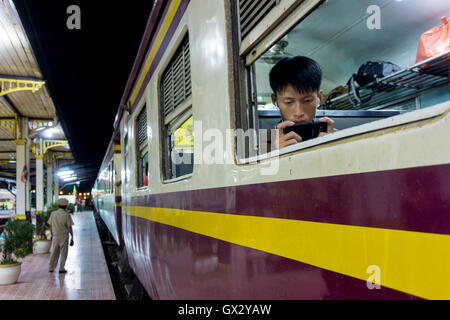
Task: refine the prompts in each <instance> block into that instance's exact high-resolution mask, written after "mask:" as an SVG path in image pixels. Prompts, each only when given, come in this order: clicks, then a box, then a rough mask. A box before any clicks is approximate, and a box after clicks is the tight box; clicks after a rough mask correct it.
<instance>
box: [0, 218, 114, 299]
mask: <svg viewBox="0 0 450 320" xmlns="http://www.w3.org/2000/svg"><path fill="white" fill-rule="evenodd" d="M72 219H73V222H74V223H75V225H74V226H73V227H72V228H73V235H74V245H73V246H72V247H69V254H68V256H67V262H66V266H65V269H66V270H67V273H66V274H60V273H59V272H58V271H59V264H58V266H57V268H56V269H55V271H54V272H53V273H49V272H48V263H49V260H50V253H48V254H31V255H29V256H27V257H26V258H25V259H23V263H22V271H21V273H20V277H19V280H18V282H17V283H15V284H13V285H9V286H0V300H116V296H115V293H114V289H113V285H112V282H111V278H110V275H109V270H108V266H107V264H106V260H105V256H104V253H103V249H102V244H101V241H100V237H99V234H98V231H97V227H96V224H95V219H94V215H93V213H92V211H83V212H77V213H75V214H73V215H72Z"/></svg>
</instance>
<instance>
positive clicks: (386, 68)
mask: <svg viewBox="0 0 450 320" xmlns="http://www.w3.org/2000/svg"><path fill="white" fill-rule="evenodd" d="M401 69H402V68H400V67H399V66H398V65H396V64H393V63H392V62H387V61H367V62H366V63H364V64H362V65H361V66H360V67H359V69H358V73H354V74H353V75H352V76H351V77H350V79H349V80H348V82H347V87H348V89H349V91H350V92H351V93H352V95H353V97H354V98H355V100H356V101H353V99H351V98H350V101H351V103H352V104H353V107H356V106H359V105H361V104H365V103H367V102H369V101H370V99H372V97H373V95H374V94H375V90H374V89H373V88H371V89H372V92H371V94H370V96H368V97H366V98H364V99H361V96H360V94H359V90H360V88H356V87H355V81H356V82H357V83H358V84H359V86H360V87H364V86H367V85H369V84H371V83H373V82H374V81H376V80H377V79H382V78H384V77H387V76H389V75H391V74H393V73H396V72H398V71H400V70H401ZM368 88H370V86H368Z"/></svg>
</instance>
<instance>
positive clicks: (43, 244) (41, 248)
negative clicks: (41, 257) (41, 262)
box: [33, 240, 52, 254]
mask: <svg viewBox="0 0 450 320" xmlns="http://www.w3.org/2000/svg"><path fill="white" fill-rule="evenodd" d="M51 245H52V242H51V241H50V240H36V241H35V242H34V243H33V253H34V254H43V253H49V252H50V247H51Z"/></svg>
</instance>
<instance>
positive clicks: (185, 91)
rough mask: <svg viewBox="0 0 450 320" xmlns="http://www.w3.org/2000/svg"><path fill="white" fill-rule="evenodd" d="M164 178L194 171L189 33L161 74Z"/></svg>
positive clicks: (169, 178)
mask: <svg viewBox="0 0 450 320" xmlns="http://www.w3.org/2000/svg"><path fill="white" fill-rule="evenodd" d="M160 90H161V91H160V92H161V102H162V103H161V110H160V113H161V117H160V119H161V128H162V131H163V133H162V135H161V138H162V149H163V152H162V154H163V159H162V166H163V170H162V172H163V178H164V180H171V179H174V178H179V177H182V176H186V175H189V174H191V173H192V172H193V151H194V150H193V134H192V128H193V116H192V102H191V100H192V91H191V66H190V52H189V35H188V34H186V35H185V36H184V38H183V40H182V41H181V44H180V46H179V47H178V48H177V51H176V52H175V54H174V56H173V57H172V59H171V60H170V62H169V64H168V66H167V67H166V69H165V71H164V72H163V74H162V77H161V83H160Z"/></svg>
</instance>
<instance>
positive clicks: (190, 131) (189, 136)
mask: <svg viewBox="0 0 450 320" xmlns="http://www.w3.org/2000/svg"><path fill="white" fill-rule="evenodd" d="M193 121H194V117H192V116H191V117H190V118H189V119H187V120H186V121H185V122H184V123H183V124H182V125H181V126H180V127H179V128H178V129H177V130H176V131H175V133H174V138H175V139H174V140H175V141H174V143H175V150H194V124H193Z"/></svg>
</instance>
